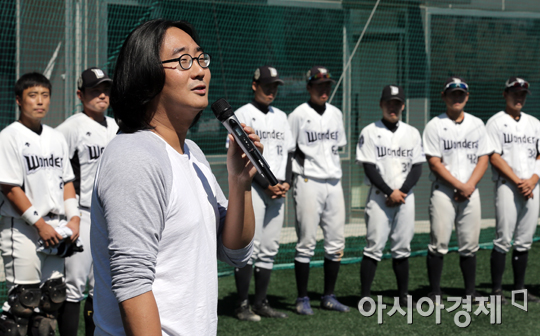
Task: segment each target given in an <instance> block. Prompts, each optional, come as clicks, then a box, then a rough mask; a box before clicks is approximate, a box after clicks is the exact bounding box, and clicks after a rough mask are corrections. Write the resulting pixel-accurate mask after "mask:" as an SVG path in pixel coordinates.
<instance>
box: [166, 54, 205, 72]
mask: <svg viewBox="0 0 540 336" xmlns="http://www.w3.org/2000/svg"><path fill="white" fill-rule="evenodd" d="M194 59H195V60H197V63H199V65H200V66H201V68H203V69H206V68H208V66H209V65H210V55H209V54H204V53H203V54H200V55H199V56H197V57H191V55H189V54H184V55H181V56H180V57H178V58H173V59H170V60H166V61H162V62H161V64H165V63H172V62H178V64H179V65H180V67H181V68H182V69H184V70H189V69H191V66H192V65H193V60H194Z"/></svg>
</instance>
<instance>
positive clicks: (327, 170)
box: [289, 103, 347, 179]
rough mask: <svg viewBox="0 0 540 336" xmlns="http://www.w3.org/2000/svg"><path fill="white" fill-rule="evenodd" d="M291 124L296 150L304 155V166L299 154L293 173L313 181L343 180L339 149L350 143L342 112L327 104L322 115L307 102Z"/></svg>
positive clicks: (297, 109)
mask: <svg viewBox="0 0 540 336" xmlns="http://www.w3.org/2000/svg"><path fill="white" fill-rule="evenodd" d="M289 125H290V126H291V132H292V135H293V139H294V141H295V142H296V146H297V148H298V149H300V151H302V153H304V155H305V159H304V162H303V164H302V162H301V159H299V158H298V155H296V158H295V160H294V162H293V172H294V173H296V174H301V175H304V176H307V177H312V178H320V179H328V178H335V179H339V178H341V175H342V172H341V163H340V159H339V152H338V150H339V148H340V147H343V146H345V145H346V144H347V136H346V134H345V127H344V126H343V114H342V113H341V111H340V110H339V109H338V108H337V107H335V106H333V105H330V104H328V103H327V104H326V110H325V111H324V113H323V114H322V115H320V114H319V113H317V111H315V110H314V109H313V108H311V106H309V104H308V103H304V104H302V105H300V106H298V107H297V108H296V109H295V110H294V111H293V112H292V113H291V114H290V115H289Z"/></svg>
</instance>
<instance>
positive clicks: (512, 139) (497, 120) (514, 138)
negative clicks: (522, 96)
mask: <svg viewBox="0 0 540 336" xmlns="http://www.w3.org/2000/svg"><path fill="white" fill-rule="evenodd" d="M486 129H487V133H488V134H489V138H490V140H491V144H492V146H493V152H494V153H497V154H499V155H501V157H502V158H503V159H504V161H506V163H508V165H509V166H510V168H512V170H513V171H514V173H515V174H516V175H517V177H519V178H520V179H529V178H531V176H532V175H533V174H534V167H535V164H536V156H537V152H539V151H540V146H539V142H538V140H539V139H540V121H538V119H536V118H535V117H533V116H531V115H529V114H526V113H523V112H521V117H520V118H519V120H515V119H514V118H513V117H511V116H510V115H509V114H508V113H506V112H504V111H501V112H499V113H497V114H495V115H494V116H493V117H491V118H490V119H489V120H488V122H487V125H486ZM492 172H493V181H497V180H498V179H499V172H498V171H497V169H495V168H493V167H492Z"/></svg>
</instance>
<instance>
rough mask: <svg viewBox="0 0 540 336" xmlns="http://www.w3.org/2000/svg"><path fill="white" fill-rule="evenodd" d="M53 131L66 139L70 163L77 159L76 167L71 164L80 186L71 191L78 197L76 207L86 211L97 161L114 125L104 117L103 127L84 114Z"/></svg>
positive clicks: (115, 128) (74, 117)
mask: <svg viewBox="0 0 540 336" xmlns="http://www.w3.org/2000/svg"><path fill="white" fill-rule="evenodd" d="M56 130H57V131H59V132H61V133H62V134H63V135H64V137H65V138H66V141H67V143H68V148H69V158H70V159H71V160H72V161H73V160H74V161H77V159H78V162H79V167H77V165H76V164H74V166H73V169H74V171H75V176H76V177H77V179H80V180H79V181H80V184H77V183H75V189H76V191H77V195H79V204H80V205H81V206H83V207H87V208H89V207H90V203H91V202H92V188H93V187H94V177H95V175H96V169H97V163H98V159H99V157H100V156H101V153H103V150H104V149H105V147H106V146H107V144H108V143H109V141H111V140H112V138H114V136H115V135H116V133H117V132H118V125H117V124H116V122H115V121H114V119H113V118H111V117H107V116H105V123H104V124H100V123H99V122H97V121H95V120H93V119H91V118H90V117H89V116H87V115H86V114H85V113H76V114H74V115H72V116H71V117H69V118H68V119H66V120H65V121H64V122H63V123H62V124H60V125H59V126H58V127H57V128H56Z"/></svg>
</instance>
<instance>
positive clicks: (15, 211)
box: [0, 73, 80, 336]
mask: <svg viewBox="0 0 540 336" xmlns="http://www.w3.org/2000/svg"><path fill="white" fill-rule="evenodd" d="M15 96H16V101H17V105H18V106H19V111H20V117H19V120H18V121H15V122H14V123H12V124H10V125H9V126H7V127H6V128H5V129H4V130H3V131H2V132H0V185H1V187H2V194H0V214H1V215H2V219H1V224H2V226H1V233H0V241H1V243H0V244H1V250H2V257H3V259H4V268H5V273H6V284H7V288H8V293H9V295H8V300H7V301H6V302H5V303H4V306H3V307H2V309H3V312H2V315H1V318H0V334H2V335H8V336H11V335H14V336H15V335H26V332H27V330H28V328H29V326H30V329H31V331H30V330H28V332H29V333H30V334H32V335H39V336H42V335H47V336H48V335H54V333H55V329H56V320H55V319H56V313H57V310H58V309H59V308H60V306H61V305H62V303H63V302H64V300H65V298H66V284H65V283H64V280H63V275H64V260H63V259H62V258H61V257H59V256H57V255H48V254H45V253H41V252H37V251H36V248H38V247H39V243H40V242H39V240H40V239H41V240H42V241H43V242H44V245H45V246H55V245H57V244H58V243H59V242H60V240H62V236H61V235H60V234H59V233H58V232H57V231H56V230H55V228H56V227H58V226H59V225H63V224H65V221H64V220H63V218H64V215H66V216H67V220H68V223H67V227H68V228H70V229H71V231H72V233H73V234H72V236H71V240H72V241H75V240H76V239H77V237H78V235H79V221H80V217H79V209H78V205H77V199H76V198H75V197H76V195H75V188H74V186H73V183H72V181H73V179H74V178H75V176H74V174H73V170H72V169H71V165H70V164H69V152H68V147H67V144H66V141H65V140H64V137H63V136H62V135H61V134H60V133H59V132H57V131H55V130H54V129H52V128H50V127H49V126H47V125H43V124H42V123H41V119H43V118H44V117H45V115H46V114H47V112H48V110H49V104H50V96H51V83H50V82H49V80H48V79H47V78H46V77H45V76H43V75H42V74H39V73H28V74H25V75H23V76H22V77H21V78H19V80H18V81H17V83H16V84H15Z"/></svg>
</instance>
